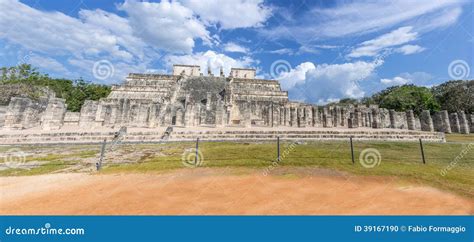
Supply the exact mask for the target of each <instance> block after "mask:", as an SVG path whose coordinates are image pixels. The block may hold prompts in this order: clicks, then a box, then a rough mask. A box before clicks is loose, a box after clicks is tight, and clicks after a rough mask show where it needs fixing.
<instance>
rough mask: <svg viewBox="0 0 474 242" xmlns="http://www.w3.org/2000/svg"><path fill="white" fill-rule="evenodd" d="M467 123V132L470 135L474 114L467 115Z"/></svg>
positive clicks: (473, 128)
mask: <svg viewBox="0 0 474 242" xmlns="http://www.w3.org/2000/svg"><path fill="white" fill-rule="evenodd" d="M467 119H468V122H469V130H470V132H471V133H474V114H470V115H467Z"/></svg>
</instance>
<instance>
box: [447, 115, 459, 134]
mask: <svg viewBox="0 0 474 242" xmlns="http://www.w3.org/2000/svg"><path fill="white" fill-rule="evenodd" d="M449 125H450V126H451V132H454V133H459V131H460V130H461V126H460V125H459V118H458V114H457V113H451V114H450V115H449Z"/></svg>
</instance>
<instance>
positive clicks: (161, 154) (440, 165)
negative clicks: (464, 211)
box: [0, 141, 474, 198]
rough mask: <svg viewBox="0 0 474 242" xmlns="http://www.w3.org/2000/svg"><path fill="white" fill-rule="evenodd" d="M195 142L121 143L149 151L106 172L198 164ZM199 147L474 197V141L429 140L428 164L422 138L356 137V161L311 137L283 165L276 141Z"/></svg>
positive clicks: (285, 149) (57, 161)
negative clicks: (372, 156) (366, 157)
mask: <svg viewBox="0 0 474 242" xmlns="http://www.w3.org/2000/svg"><path fill="white" fill-rule="evenodd" d="M194 147H195V144H194V143H192V142H181V143H166V144H146V145H122V146H120V147H118V148H119V149H122V150H126V152H127V153H133V152H137V151H144V150H146V152H147V153H146V154H145V155H144V154H143V153H141V154H140V156H139V157H137V158H138V162H132V163H130V162H129V163H123V164H117V163H113V164H112V163H106V164H105V165H104V167H103V169H102V171H101V173H122V172H138V173H148V172H159V173H161V172H166V171H168V170H173V169H192V168H189V167H186V166H184V165H183V162H182V159H183V157H185V158H186V157H187V158H188V160H190V161H192V160H194V153H193V152H190V153H189V155H188V156H186V154H185V155H184V156H183V153H184V151H185V150H187V149H192V148H194ZM75 148H77V146H76V147H75ZM368 148H371V149H375V150H376V151H378V152H379V154H380V163H378V165H375V166H374V167H373V168H366V167H364V166H363V165H362V163H361V162H360V159H359V155H360V154H361V152H362V151H364V150H365V149H368ZM66 149H67V148H66V147H65V150H66ZM98 150H99V149H98V148H97V147H96V148H95V149H93V150H90V151H84V149H82V150H77V151H75V153H72V154H68V155H66V156H61V155H60V154H51V155H48V156H46V157H43V159H44V160H48V161H49V163H48V164H49V166H48V165H44V166H40V167H37V168H33V169H31V170H27V171H16V172H13V170H12V169H10V170H4V171H0V175H1V176H5V175H33V174H44V173H49V172H52V171H54V170H59V169H63V168H64V167H65V166H68V165H70V161H69V163H67V162H64V159H65V158H67V157H75V158H77V160H78V161H80V159H81V158H83V157H91V156H95V155H96V154H97V152H98ZM151 151H153V152H154V153H150V152H151ZM199 151H200V152H201V154H202V160H203V162H202V164H201V166H203V167H235V168H238V167H245V168H254V169H260V170H261V171H268V172H271V170H272V167H274V166H278V167H310V168H325V169H334V170H338V171H343V172H348V173H351V174H356V175H364V176H387V177H398V178H401V179H404V180H407V181H410V182H416V183H423V184H428V185H432V186H435V187H438V188H441V189H445V190H449V191H453V192H456V193H458V194H462V195H465V196H468V197H471V198H472V197H474V190H472V188H473V187H474V144H472V145H469V144H468V143H424V152H425V158H426V164H423V163H422V159H421V153H420V147H419V144H418V143H417V142H361V141H356V142H355V143H354V153H355V164H352V160H351V153H350V144H349V142H336V141H334V142H307V143H303V144H297V145H294V144H292V143H288V142H282V144H281V155H282V160H281V162H279V163H278V164H276V163H273V162H274V161H275V159H276V144H275V143H238V142H201V143H200V145H199ZM32 159H33V158H32ZM118 159H119V158H118ZM35 160H38V159H35ZM362 160H363V159H362Z"/></svg>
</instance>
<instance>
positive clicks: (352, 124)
mask: <svg viewBox="0 0 474 242" xmlns="http://www.w3.org/2000/svg"><path fill="white" fill-rule="evenodd" d="M355 116H356V114H355V113H354V112H352V113H350V114H349V119H348V122H347V127H348V128H351V129H353V128H357V127H358V126H357V125H358V122H357V120H356V118H355Z"/></svg>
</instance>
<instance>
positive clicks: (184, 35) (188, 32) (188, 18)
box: [119, 0, 211, 53]
mask: <svg viewBox="0 0 474 242" xmlns="http://www.w3.org/2000/svg"><path fill="white" fill-rule="evenodd" d="M119 9H120V10H123V11H125V12H126V13H127V14H128V16H129V18H130V19H129V21H130V25H131V26H132V27H133V29H134V32H135V34H137V35H138V36H140V37H141V38H142V39H143V40H145V41H146V42H147V43H149V44H150V45H151V46H154V47H156V48H158V49H162V50H166V51H171V52H183V53H190V52H192V50H193V47H194V45H195V42H194V39H196V38H200V39H202V40H203V41H204V42H207V43H210V41H211V40H210V37H209V32H208V31H207V30H206V27H205V26H204V25H203V24H202V23H201V22H200V21H199V20H198V19H196V18H195V16H194V13H193V11H192V10H191V9H189V8H186V7H184V6H183V5H181V4H180V3H179V2H175V1H173V2H168V1H166V0H165V1H162V2H160V3H151V2H137V1H135V0H127V1H125V2H124V3H123V4H122V5H120V6H119Z"/></svg>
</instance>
